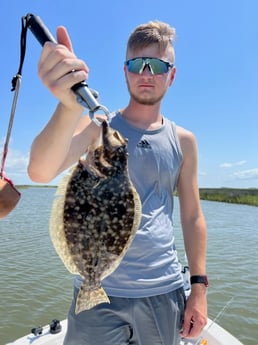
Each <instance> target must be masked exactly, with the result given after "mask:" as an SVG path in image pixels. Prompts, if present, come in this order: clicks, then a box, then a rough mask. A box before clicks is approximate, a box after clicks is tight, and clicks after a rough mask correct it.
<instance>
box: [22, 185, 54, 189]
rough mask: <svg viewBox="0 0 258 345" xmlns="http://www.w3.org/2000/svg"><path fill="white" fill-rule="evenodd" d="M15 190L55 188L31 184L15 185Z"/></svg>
mask: <svg viewBox="0 0 258 345" xmlns="http://www.w3.org/2000/svg"><path fill="white" fill-rule="evenodd" d="M15 188H17V189H27V188H56V186H52V185H41V184H39V185H33V184H21V185H17V186H15Z"/></svg>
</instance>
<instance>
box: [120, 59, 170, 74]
mask: <svg viewBox="0 0 258 345" xmlns="http://www.w3.org/2000/svg"><path fill="white" fill-rule="evenodd" d="M125 65H126V66H127V70H128V72H131V73H136V74H142V72H143V71H144V68H145V67H146V66H147V67H149V70H150V72H151V74H163V73H167V72H168V71H169V69H170V68H172V67H173V66H174V65H173V64H172V63H170V62H167V61H164V60H161V59H158V58H152V57H137V58H134V59H129V60H127V61H125Z"/></svg>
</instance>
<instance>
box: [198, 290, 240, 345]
mask: <svg viewBox="0 0 258 345" xmlns="http://www.w3.org/2000/svg"><path fill="white" fill-rule="evenodd" d="M234 298H235V297H234V296H233V297H231V298H230V299H229V300H228V301H227V303H226V304H225V305H224V306H223V308H222V309H221V310H220V311H219V312H218V314H217V315H216V317H215V318H214V319H213V320H212V323H211V324H210V325H209V327H208V328H207V329H206V331H208V330H209V329H210V328H211V327H212V326H213V325H214V324H215V323H216V322H217V321H218V320H219V319H220V318H221V317H222V315H223V314H224V313H225V311H226V309H227V308H228V307H229V305H230V304H231V303H232V302H233V299H234ZM201 340H202V337H199V338H198V339H197V340H196V342H195V343H194V344H193V345H198V344H201V343H200V341H201Z"/></svg>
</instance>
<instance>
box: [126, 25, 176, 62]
mask: <svg viewBox="0 0 258 345" xmlns="http://www.w3.org/2000/svg"><path fill="white" fill-rule="evenodd" d="M175 36H176V30H175V28H172V27H171V26H170V25H169V24H167V23H164V22H161V21H159V20H155V21H150V22H148V23H146V24H141V25H139V26H137V27H136V28H135V30H134V31H133V32H132V33H131V35H130V36H129V39H128V42H127V49H126V55H127V53H128V51H129V50H131V51H136V50H138V49H141V48H144V47H147V46H149V45H151V44H158V47H159V50H160V51H161V52H164V51H165V50H166V49H167V48H170V51H171V55H172V61H171V62H174V61H175V51H174V46H173V42H174V40H175Z"/></svg>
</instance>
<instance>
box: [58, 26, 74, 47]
mask: <svg viewBox="0 0 258 345" xmlns="http://www.w3.org/2000/svg"><path fill="white" fill-rule="evenodd" d="M56 36H57V41H58V43H60V44H63V45H64V46H66V48H68V49H69V50H70V52H73V46H72V41H71V39H70V36H69V34H68V31H67V30H66V28H65V27H64V26H59V27H58V28H57V30H56Z"/></svg>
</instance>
